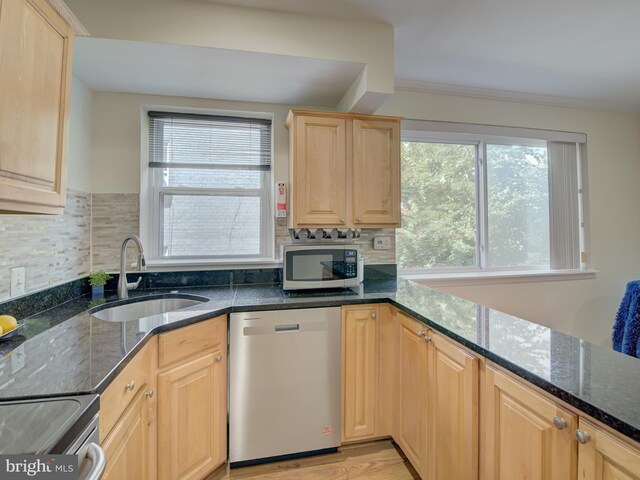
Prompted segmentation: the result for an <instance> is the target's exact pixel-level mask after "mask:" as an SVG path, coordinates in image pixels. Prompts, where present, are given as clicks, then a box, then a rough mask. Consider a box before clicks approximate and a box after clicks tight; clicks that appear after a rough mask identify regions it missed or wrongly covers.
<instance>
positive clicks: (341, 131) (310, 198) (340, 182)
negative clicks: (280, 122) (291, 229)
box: [290, 116, 347, 226]
mask: <svg viewBox="0 0 640 480" xmlns="http://www.w3.org/2000/svg"><path fill="white" fill-rule="evenodd" d="M291 132H292V138H291V145H292V148H293V151H292V152H291V153H292V164H291V165H292V169H293V171H292V172H291V173H290V178H291V182H292V183H291V186H292V205H291V208H292V214H293V222H294V225H292V226H344V225H345V222H346V197H345V195H346V181H345V178H346V149H347V135H346V120H345V119H342V118H328V117H312V116H299V117H296V118H295V120H294V127H292V130H291Z"/></svg>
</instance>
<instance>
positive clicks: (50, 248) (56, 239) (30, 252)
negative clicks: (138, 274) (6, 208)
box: [0, 190, 91, 301]
mask: <svg viewBox="0 0 640 480" xmlns="http://www.w3.org/2000/svg"><path fill="white" fill-rule="evenodd" d="M90 227H91V195H89V194H87V193H81V192H76V191H71V190H69V191H68V192H67V206H66V208H65V209H64V213H63V214H62V215H20V214H3V215H0V301H2V300H6V299H7V298H9V291H10V290H9V289H10V285H11V268H14V267H25V272H26V278H25V293H30V292H34V291H37V290H42V289H43V288H47V287H50V286H53V285H58V284H60V283H64V282H68V281H71V280H75V279H77V278H79V277H83V276H85V275H88V274H89V270H90V262H89V252H90V238H91V232H90Z"/></svg>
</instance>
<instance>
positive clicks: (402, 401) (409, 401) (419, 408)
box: [394, 313, 428, 478]
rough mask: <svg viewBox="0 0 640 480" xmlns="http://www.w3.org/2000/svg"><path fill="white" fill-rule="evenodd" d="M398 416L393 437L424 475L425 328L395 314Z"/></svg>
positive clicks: (425, 431) (425, 432)
mask: <svg viewBox="0 0 640 480" xmlns="http://www.w3.org/2000/svg"><path fill="white" fill-rule="evenodd" d="M398 328H399V335H398V365H397V367H398V371H397V375H398V382H399V385H398V405H397V411H398V419H397V424H396V429H395V435H394V438H395V440H396V442H397V443H398V445H400V448H402V451H403V452H404V454H405V455H406V456H407V458H408V459H409V461H410V462H411V464H412V465H413V466H414V468H415V469H416V470H417V471H418V473H420V474H421V475H422V476H423V478H426V476H425V474H426V468H425V461H426V442H427V428H428V425H427V361H428V359H427V345H426V344H425V342H424V340H423V333H424V332H425V330H426V328H425V327H424V325H423V324H421V323H419V322H417V321H415V320H412V319H411V318H409V317H407V316H405V315H403V314H401V313H399V314H398Z"/></svg>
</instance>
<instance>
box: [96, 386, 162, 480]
mask: <svg viewBox="0 0 640 480" xmlns="http://www.w3.org/2000/svg"><path fill="white" fill-rule="evenodd" d="M147 392H148V390H147V386H146V385H142V388H140V390H139V391H138V393H137V394H136V396H135V398H134V399H133V401H132V402H131V404H130V405H129V406H128V407H127V409H126V410H125V412H124V413H123V415H122V417H120V419H119V420H118V421H117V422H116V424H115V425H114V427H113V429H112V430H111V432H110V433H109V435H108V436H107V438H106V439H105V440H104V442H102V448H103V449H104V451H105V454H106V456H107V466H106V469H105V473H104V476H103V477H102V478H103V480H127V479H130V480H137V479H148V478H150V476H149V458H150V447H151V443H150V437H149V406H148V399H149V397H148V395H147ZM101 408H103V409H104V408H105V406H104V405H103V406H102V407H101Z"/></svg>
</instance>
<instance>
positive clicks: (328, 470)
mask: <svg viewBox="0 0 640 480" xmlns="http://www.w3.org/2000/svg"><path fill="white" fill-rule="evenodd" d="M247 478H256V479H264V480H266V479H269V480H273V479H296V480H320V479H322V480H346V479H348V480H365V479H366V480H416V479H419V478H420V477H419V476H418V474H417V473H416V471H415V470H414V469H413V467H412V466H411V464H410V463H409V460H407V458H406V457H405V456H404V455H403V454H402V452H401V451H400V449H398V448H397V447H396V446H395V444H394V443H393V442H392V441H391V440H382V441H378V442H373V443H365V444H360V445H351V446H346V447H341V448H340V451H339V452H338V453H332V454H328V455H318V456H316V457H309V458H301V459H297V460H288V461H286V462H277V463H267V464H264V465H255V466H252V467H242V468H234V469H232V470H229V468H222V469H220V470H218V471H217V472H214V473H213V474H212V475H211V476H210V477H208V478H207V480H241V479H247Z"/></svg>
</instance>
